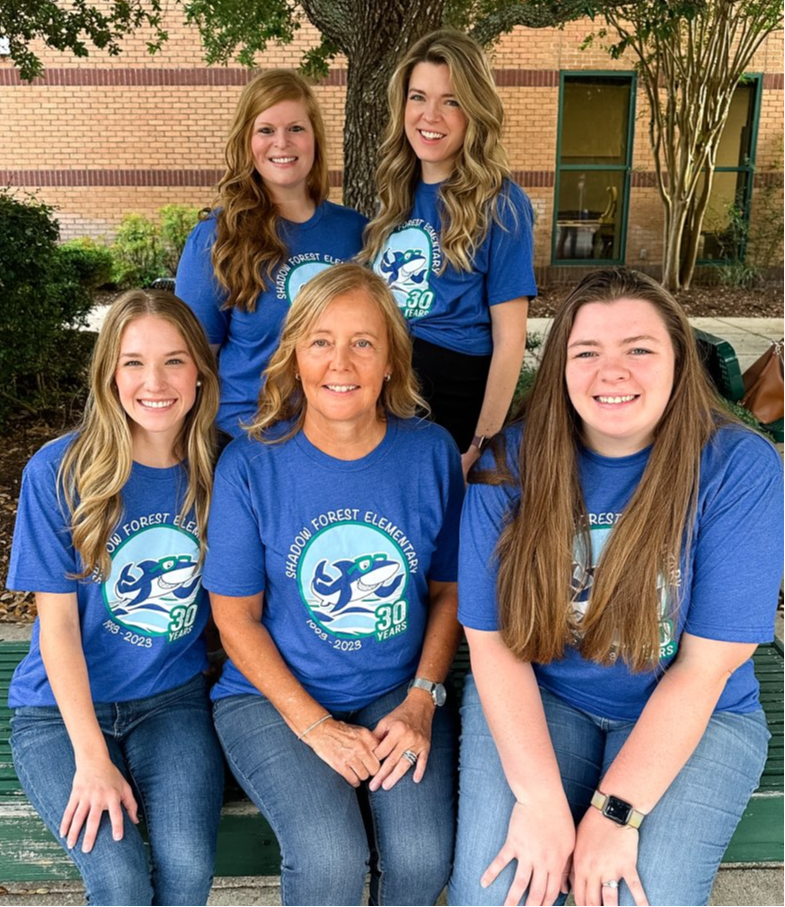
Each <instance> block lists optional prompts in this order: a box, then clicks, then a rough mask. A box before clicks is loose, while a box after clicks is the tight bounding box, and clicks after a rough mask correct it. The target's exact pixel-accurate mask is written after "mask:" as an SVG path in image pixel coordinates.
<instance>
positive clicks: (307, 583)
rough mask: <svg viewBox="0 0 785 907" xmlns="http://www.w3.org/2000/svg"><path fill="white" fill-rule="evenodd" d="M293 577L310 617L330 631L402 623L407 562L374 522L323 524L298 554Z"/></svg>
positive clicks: (358, 634)
mask: <svg viewBox="0 0 785 907" xmlns="http://www.w3.org/2000/svg"><path fill="white" fill-rule="evenodd" d="M297 583H298V586H299V589H300V596H301V598H302V600H303V603H304V604H305V607H306V608H307V609H308V611H309V613H310V615H311V617H312V618H313V619H314V621H316V623H318V624H319V626H320V627H322V629H324V630H326V631H327V632H328V633H329V634H331V635H332V636H339V637H342V638H346V639H358V638H362V637H365V636H372V635H373V634H374V633H375V632H377V630H381V629H387V628H388V627H392V626H393V625H394V624H396V625H398V626H402V628H403V627H405V621H406V612H407V608H408V606H407V603H406V601H405V600H404V596H405V594H406V590H407V588H408V584H409V566H408V563H407V560H406V557H405V556H404V554H403V552H402V551H401V549H400V547H399V546H398V544H397V543H396V542H395V540H394V539H392V538H391V537H390V536H389V535H387V534H386V533H384V532H382V531H381V530H379V529H377V528H376V527H375V526H369V525H367V524H365V523H353V522H345V523H335V524H333V525H331V526H327V527H326V528H324V529H322V530H321V531H320V532H318V533H317V534H316V535H315V536H314V537H313V539H311V541H310V542H309V544H308V547H307V548H306V549H305V551H304V552H303V555H302V557H301V558H300V562H299V564H298V567H297Z"/></svg>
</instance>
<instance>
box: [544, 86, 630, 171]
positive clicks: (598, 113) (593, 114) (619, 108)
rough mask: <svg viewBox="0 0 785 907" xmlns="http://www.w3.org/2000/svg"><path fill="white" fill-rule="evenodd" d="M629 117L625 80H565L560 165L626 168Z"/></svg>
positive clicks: (628, 89) (628, 98) (628, 90)
mask: <svg viewBox="0 0 785 907" xmlns="http://www.w3.org/2000/svg"><path fill="white" fill-rule="evenodd" d="M629 117H630V79H629V78H625V79H623V80H622V79H611V78H603V77H601V76H591V77H586V78H578V79H576V78H565V80H564V96H563V104H562V120H561V163H562V164H609V165H612V164H621V165H626V163H627V128H628V125H629Z"/></svg>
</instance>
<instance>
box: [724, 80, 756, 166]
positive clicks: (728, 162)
mask: <svg viewBox="0 0 785 907" xmlns="http://www.w3.org/2000/svg"><path fill="white" fill-rule="evenodd" d="M754 102H755V86H754V85H739V86H737V88H736V91H734V93H733V98H732V99H731V102H730V113H729V114H728V122H727V123H726V124H725V129H724V130H723V132H722V137H721V138H720V143H719V145H718V146H717V166H718V167H739V166H744V164H746V163H747V158H748V157H749V154H750V141H751V139H752V109H753V106H754Z"/></svg>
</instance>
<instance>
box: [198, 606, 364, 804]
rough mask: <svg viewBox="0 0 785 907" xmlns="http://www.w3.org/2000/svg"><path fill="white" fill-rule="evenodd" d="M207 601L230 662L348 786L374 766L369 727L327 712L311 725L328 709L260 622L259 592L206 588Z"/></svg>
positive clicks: (358, 781)
mask: <svg viewBox="0 0 785 907" xmlns="http://www.w3.org/2000/svg"><path fill="white" fill-rule="evenodd" d="M210 602H211V604H212V609H213V615H214V617H215V622H216V624H217V625H218V629H219V630H220V631H221V639H222V641H223V644H224V648H225V649H226V652H227V654H228V655H229V657H230V658H231V659H232V662H233V663H234V666H235V667H236V668H237V670H238V671H240V672H241V673H242V674H243V675H244V676H245V677H246V678H247V679H248V680H249V681H250V682H251V683H252V684H253V685H254V686H255V687H256V689H257V690H259V692H260V693H262V694H263V695H264V696H266V697H267V699H269V700H270V702H271V703H272V704H273V705H274V706H275V707H276V709H278V711H279V712H280V713H281V717H282V718H283V720H284V721H285V722H286V724H287V725H288V726H289V727H290V728H291V729H292V731H293V732H294V733H295V734H296V735H297V736H298V737H302V741H303V743H304V744H307V745H308V746H310V747H311V749H313V751H314V752H315V753H316V755H317V756H319V758H320V759H322V760H324V761H325V762H326V763H327V764H328V765H329V766H330V767H331V768H333V769H334V770H335V771H336V772H338V773H339V774H340V775H342V776H343V777H344V778H345V779H346V780H347V781H348V782H349V783H350V784H351V785H353V786H354V787H358V786H359V784H360V781H362V780H365V779H366V778H368V777H370V776H371V775H372V774H374V773H375V772H377V771H378V770H379V760H378V758H377V757H376V756H375V755H374V752H373V751H374V749H375V747H376V743H377V741H376V738H375V737H374V736H373V734H372V733H371V732H370V731H369V730H366V729H365V728H361V727H357V726H355V725H350V724H346V723H345V722H343V721H336V720H335V719H333V718H328V719H327V720H326V721H322V722H321V723H320V724H318V725H316V723H317V722H318V721H320V719H322V718H325V716H327V715H329V714H330V713H329V712H328V711H327V709H325V708H324V706H323V705H320V704H319V703H318V702H317V701H316V700H315V699H314V698H313V696H311V695H310V694H309V693H308V692H306V690H305V689H304V688H303V686H302V684H301V683H300V682H299V681H298V680H297V678H296V677H295V676H294V674H292V672H291V671H290V670H289V668H288V667H287V665H286V662H285V661H284V660H283V658H282V657H281V653H280V652H279V651H278V647H277V646H276V644H275V642H273V639H272V637H271V636H270V634H269V633H268V631H267V629H266V627H265V626H264V625H263V624H262V623H261V617H262V607H263V602H264V594H263V593H262V592H259V593H258V594H256V595H249V596H242V597H239V596H238V597H235V596H229V595H219V594H217V593H215V592H211V593H210ZM314 725H316V726H315V727H313V726H314ZM309 728H313V729H312V730H309Z"/></svg>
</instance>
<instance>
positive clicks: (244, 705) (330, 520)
mask: <svg viewBox="0 0 785 907" xmlns="http://www.w3.org/2000/svg"><path fill="white" fill-rule="evenodd" d="M422 404H423V401H422V400H421V399H420V397H419V395H418V393H417V385H416V382H415V380H414V376H413V374H412V369H411V342H410V340H409V337H408V332H407V331H406V326H405V325H404V323H403V319H402V318H401V315H400V313H399V312H398V309H397V306H396V305H395V302H394V300H393V299H392V297H391V295H390V292H389V290H388V289H387V287H386V285H385V283H384V281H383V280H381V279H380V278H379V277H377V276H376V275H375V274H373V273H372V272H370V271H368V270H367V269H365V268H363V267H361V266H359V265H355V264H341V265H337V266H336V267H335V268H332V269H330V270H329V271H325V272H323V273H322V274H319V275H317V276H316V277H315V278H314V279H313V280H312V281H311V282H310V283H308V285H307V286H306V287H305V288H304V289H303V291H302V293H301V294H300V296H298V298H297V299H296V300H295V302H294V304H293V305H292V308H291V311H290V312H289V315H288V317H287V319H286V322H285V324H284V329H283V333H282V337H281V345H280V347H279V349H278V352H277V353H276V354H275V355H274V356H273V358H272V360H271V362H270V366H269V368H268V370H267V373H266V381H265V386H264V391H263V393H262V399H261V402H260V407H259V412H258V414H257V417H256V418H255V419H254V421H253V423H252V425H251V430H250V432H249V436H248V437H244V438H238V439H237V440H235V441H233V442H232V443H231V444H230V445H229V446H228V447H227V448H226V450H225V452H224V454H223V456H222V458H221V462H220V465H219V467H218V470H217V473H216V487H215V499H214V504H213V511H212V515H211V518H210V551H209V552H208V559H207V566H206V574H205V584H206V585H207V587H208V588H209V589H210V593H211V596H212V602H213V608H214V613H215V619H216V623H217V624H218V627H219V629H220V631H221V638H222V640H223V643H224V647H225V648H226V651H227V653H228V655H229V658H230V661H229V662H228V663H227V665H226V667H225V669H224V673H223V676H222V678H221V680H220V682H219V683H218V685H217V686H216V688H215V690H214V692H213V698H214V700H215V704H214V715H215V722H216V728H217V730H218V735H219V737H220V739H221V742H222V744H223V747H224V751H225V752H226V756H227V759H228V761H229V765H230V766H231V767H232V771H233V772H234V774H235V776H236V778H237V780H238V781H239V783H240V784H241V785H242V786H243V788H244V789H245V791H246V792H247V794H248V796H249V797H250V798H251V799H252V800H253V802H254V803H255V804H256V805H257V806H258V807H259V809H260V810H261V811H262V812H263V813H264V815H265V817H266V818H267V820H268V821H269V822H270V824H271V826H272V828H273V830H274V832H275V834H276V837H277V838H278V841H279V842H280V844H281V852H282V854H283V861H282V867H281V894H282V899H283V902H284V904H315V903H319V904H359V903H360V902H361V898H362V896H363V888H364V884H365V878H366V872H367V870H368V868H369V867H370V870H371V892H372V894H371V899H372V901H373V903H377V904H433V903H435V901H436V899H437V898H438V896H439V894H440V893H441V891H442V888H443V887H444V885H445V883H446V880H447V877H448V875H449V869H450V865H451V859H452V848H453V831H454V818H455V817H454V805H453V804H454V763H453V752H454V747H453V736H452V722H451V716H450V712H449V711H448V710H447V709H445V708H442V706H443V705H444V701H445V696H446V692H445V689H444V685H443V683H444V680H445V677H446V675H447V671H448V669H449V666H450V663H451V661H452V657H453V654H454V652H455V649H456V647H457V644H458V638H459V635H460V629H459V627H458V624H457V621H456V619H455V613H456V609H457V595H456V587H455V573H456V563H457V529H458V521H459V515H460V506H461V501H462V498H463V477H462V474H461V468H460V459H459V456H458V451H457V449H456V447H455V444H454V443H453V441H452V439H451V438H450V437H449V435H448V434H447V432H445V431H444V430H443V429H442V428H440V427H439V426H437V425H434V424H432V423H431V422H428V421H427V420H425V419H422V418H418V417H417V416H416V415H415V412H416V411H417V410H418V409H419V408H420V407H421V406H422ZM364 816H365V817H366V819H367V818H369V817H370V821H365V820H364ZM314 842H318V845H316V846H315V845H314ZM424 842H425V843H426V844H427V846H423V844H424Z"/></svg>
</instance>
